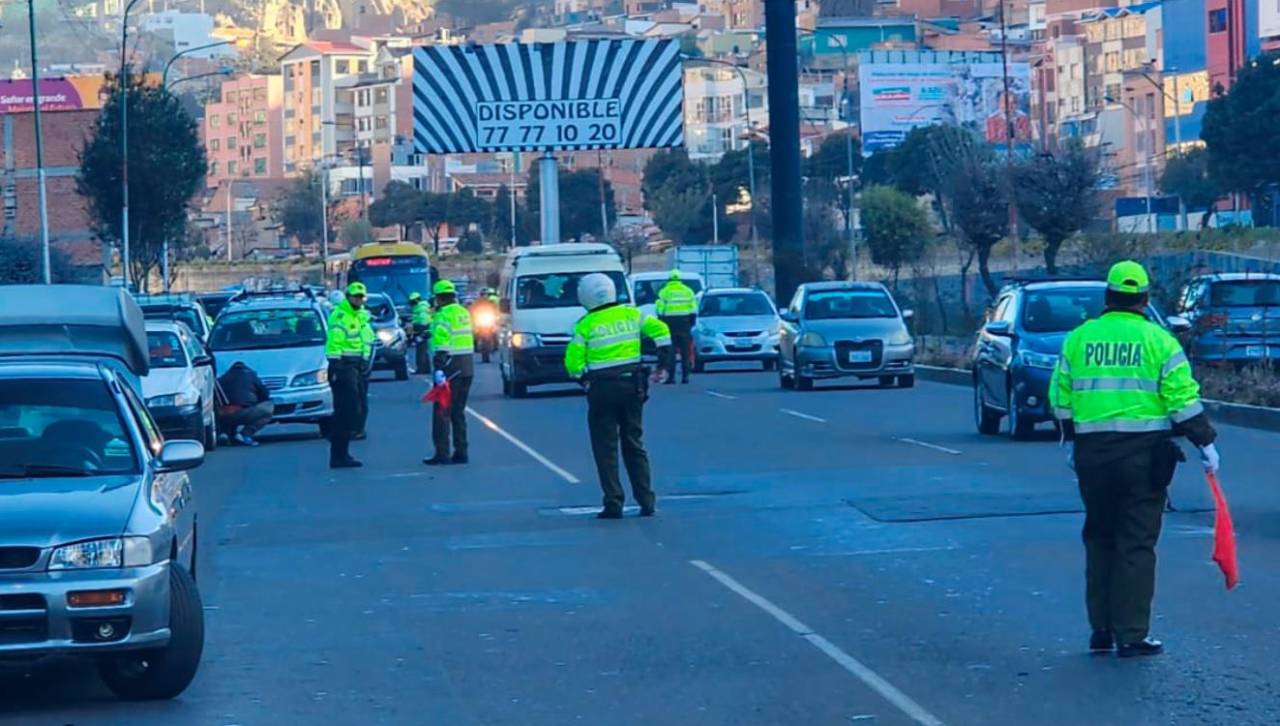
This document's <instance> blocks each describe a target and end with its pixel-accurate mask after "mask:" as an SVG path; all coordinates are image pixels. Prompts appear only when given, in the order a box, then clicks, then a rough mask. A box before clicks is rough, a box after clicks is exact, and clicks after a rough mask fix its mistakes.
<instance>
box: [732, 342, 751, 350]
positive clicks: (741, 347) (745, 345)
mask: <svg viewBox="0 0 1280 726" xmlns="http://www.w3.org/2000/svg"><path fill="white" fill-rule="evenodd" d="M729 347H730V348H731V349H733V350H747V349H748V348H750V347H751V344H750V343H730V344H729Z"/></svg>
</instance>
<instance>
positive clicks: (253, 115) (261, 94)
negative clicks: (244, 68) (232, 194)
mask: <svg viewBox="0 0 1280 726" xmlns="http://www.w3.org/2000/svg"><path fill="white" fill-rule="evenodd" d="M283 97H284V83H283V79H282V78H281V77H280V76H278V75H252V74H250V75H244V76H240V77H239V78H233V79H230V80H226V81H223V82H222V85H221V88H220V89H219V93H218V97H217V99H216V100H214V101H211V102H210V103H208V104H206V105H205V107H204V122H203V124H202V125H201V134H202V135H203V137H204V150H205V156H206V157H207V158H208V160H209V174H208V177H207V186H208V187H210V188H213V187H218V186H221V185H222V184H223V183H224V182H226V181H227V180H231V179H241V178H252V179H279V178H281V177H283V176H284V161H283V152H284V149H283V145H282V133H281V123H282V119H281V104H282V102H283Z"/></svg>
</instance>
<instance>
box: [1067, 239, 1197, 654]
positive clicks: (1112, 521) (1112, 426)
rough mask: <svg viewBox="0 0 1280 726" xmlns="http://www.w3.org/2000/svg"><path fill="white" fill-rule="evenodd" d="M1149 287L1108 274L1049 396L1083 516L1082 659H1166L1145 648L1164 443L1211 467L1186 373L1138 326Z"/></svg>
mask: <svg viewBox="0 0 1280 726" xmlns="http://www.w3.org/2000/svg"><path fill="white" fill-rule="evenodd" d="M1150 288H1151V281H1150V279H1149V278H1148V276H1147V272H1146V270H1144V269H1143V268H1142V265H1140V264H1138V263H1137V262H1132V261H1125V262H1119V263H1117V264H1115V265H1114V266H1113V267H1112V268H1111V270H1110V272H1109V273H1108V274H1107V291H1106V305H1107V307H1106V310H1105V311H1104V312H1103V314H1102V316H1101V317H1099V318H1098V319H1096V320H1091V321H1089V322H1086V323H1085V324H1083V325H1081V326H1080V327H1079V328H1076V329H1075V330H1074V331H1072V333H1071V334H1070V335H1068V336H1067V339H1066V341H1065V342H1064V343H1063V345H1062V356H1061V357H1060V358H1059V360H1058V364H1057V367H1056V368H1055V369H1054V372H1053V380H1052V382H1051V383H1050V386H1049V400H1050V403H1051V404H1052V406H1053V408H1054V415H1055V416H1056V417H1057V419H1058V421H1059V422H1060V424H1061V426H1062V429H1063V432H1064V434H1065V435H1066V436H1067V437H1068V438H1072V439H1073V440H1074V443H1073V447H1072V448H1073V452H1072V453H1071V456H1072V463H1073V465H1074V468H1075V470H1076V476H1077V478H1078V479H1079V483H1080V496H1081V497H1082V498H1083V500H1084V506H1085V522H1084V537H1083V538H1084V546H1085V559H1086V565H1085V581H1086V591H1087V592H1086V597H1085V600H1086V604H1087V606H1088V611H1089V624H1090V626H1091V627H1092V628H1093V635H1092V637H1091V638H1090V640H1089V649H1090V650H1092V651H1094V652H1109V651H1111V650H1118V654H1119V655H1120V656H1121V657H1130V656H1140V655H1156V654H1159V653H1160V652H1162V650H1163V646H1162V645H1161V643H1160V642H1159V641H1158V640H1154V639H1152V638H1151V637H1150V625H1151V600H1152V597H1153V595H1154V593H1155V575H1156V553H1155V546H1156V541H1157V540H1158V539H1159V537H1160V524H1161V518H1162V516H1163V513H1164V506H1165V490H1166V488H1167V487H1168V486H1169V484H1170V482H1171V481H1172V480H1173V472H1174V468H1175V467H1176V465H1177V462H1178V460H1179V459H1180V458H1181V451H1180V450H1179V449H1178V448H1177V445H1176V444H1174V443H1173V437H1174V436H1175V435H1181V436H1185V437H1186V438H1188V439H1189V440H1190V441H1191V443H1193V444H1195V445H1196V446H1197V447H1199V448H1200V458H1201V462H1202V463H1203V465H1204V468H1205V469H1206V471H1216V470H1217V468H1218V451H1217V448H1216V447H1215V446H1214V444H1213V441H1214V438H1215V437H1216V434H1215V432H1214V430H1213V426H1212V425H1211V424H1210V423H1209V419H1208V416H1206V415H1205V411H1204V406H1203V405H1202V404H1201V403H1200V387H1199V385H1198V384H1197V383H1196V381H1195V379H1194V378H1193V377H1192V374H1191V365H1190V363H1188V362H1187V357H1186V355H1184V354H1183V352H1182V347H1181V346H1180V345H1179V344H1178V341H1177V340H1176V339H1174V337H1173V336H1172V335H1170V334H1169V332H1168V331H1166V330H1165V329H1164V328H1162V327H1160V326H1159V325H1158V324H1156V323H1154V322H1152V321H1151V320H1149V319H1148V318H1147V316H1146V309H1147V301H1148V296H1149V291H1150ZM1117 643H1118V647H1117Z"/></svg>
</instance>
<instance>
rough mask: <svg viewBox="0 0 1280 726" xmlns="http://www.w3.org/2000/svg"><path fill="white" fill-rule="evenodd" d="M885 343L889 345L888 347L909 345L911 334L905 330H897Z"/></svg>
mask: <svg viewBox="0 0 1280 726" xmlns="http://www.w3.org/2000/svg"><path fill="white" fill-rule="evenodd" d="M887 342H888V343H889V345H910V344H911V333H908V332H907V331H905V330H899V331H898V332H896V333H894V334H893V335H890V336H889V340H888V341H887Z"/></svg>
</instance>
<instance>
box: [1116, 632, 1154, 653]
mask: <svg viewBox="0 0 1280 726" xmlns="http://www.w3.org/2000/svg"><path fill="white" fill-rule="evenodd" d="M1163 652H1164V643H1161V642H1160V641H1158V640H1156V639H1155V638H1150V637H1148V638H1143V639H1142V640H1139V641H1138V642H1136V643H1122V644H1121V645H1120V648H1119V650H1118V651H1117V652H1116V655H1118V656H1120V657H1121V658H1137V657H1138V656H1143V655H1160V654H1161V653H1163Z"/></svg>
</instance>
